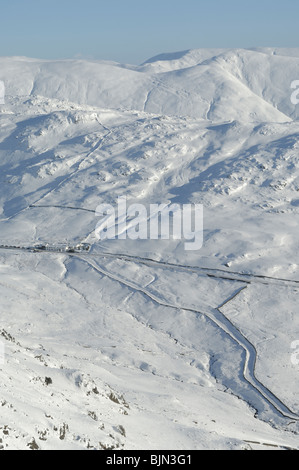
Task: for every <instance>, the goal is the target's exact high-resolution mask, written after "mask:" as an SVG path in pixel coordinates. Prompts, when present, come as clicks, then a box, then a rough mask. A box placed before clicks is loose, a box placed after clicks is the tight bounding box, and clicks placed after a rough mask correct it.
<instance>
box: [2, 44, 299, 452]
mask: <svg viewBox="0 0 299 470" xmlns="http://www.w3.org/2000/svg"><path fill="white" fill-rule="evenodd" d="M296 79H298V80H299V50H283V49H258V50H257V49H255V50H241V49H240V50H204V49H203V50H195V51H185V52H180V53H175V54H163V55H160V56H157V57H155V58H153V59H150V60H148V61H147V62H145V63H144V64H142V65H141V66H132V65H123V64H117V63H113V62H100V61H82V60H80V61H79V60H68V61H55V62H54V61H42V60H35V59H27V58H1V59H0V80H2V81H3V82H4V84H5V89H6V97H5V105H0V181H1V184H0V230H1V231H0V234H1V235H0V245H1V249H0V293H1V295H0V312H1V313H0V335H1V336H0V339H1V345H2V346H4V349H5V356H4V361H3V364H2V365H1V364H0V377H1V381H0V383H1V384H0V402H1V405H2V407H1V414H0V439H1V440H0V446H2V447H3V448H8V449H24V448H33V449H35V448H40V449H53V448H59V449H84V448H93V449H104V448H116V449H202V448H203V449H229V448H231V449H242V448H257V449H264V448H273V447H272V446H274V447H278V448H298V431H299V426H298V422H299V403H298V396H297V394H296V392H297V390H298V385H299V382H298V380H299V379H298V366H296V365H295V364H294V363H292V361H291V357H292V353H294V351H292V348H291V343H292V342H294V341H296V340H298V339H299V333H298V325H299V322H298V315H297V310H296V306H297V303H298V282H299V277H298V265H299V258H298V236H297V232H298V230H297V225H298V222H297V219H298V217H299V196H298V191H299V179H298V174H299V173H298V170H299V143H298V138H299V122H298V118H299V106H296V105H294V104H293V103H292V102H291V99H290V97H291V94H292V89H291V83H292V82H293V81H295V80H296ZM121 196H126V197H127V199H128V202H138V203H142V204H144V205H145V206H149V205H150V204H152V203H170V202H171V203H179V204H190V203H198V204H203V206H204V244H203V247H202V249H201V250H199V251H193V252H187V251H185V250H184V243H183V241H180V240H172V241H166V240H163V241H161V240H152V241H150V240H137V241H136V240H135V241H133V240H108V241H102V242H99V241H98V240H97V239H96V236H95V226H96V223H97V218H96V217H95V215H96V214H95V212H96V208H97V206H98V205H99V204H102V203H109V204H115V203H116V201H117V199H118V198H119V197H121ZM1 350H2V349H0V351H1Z"/></svg>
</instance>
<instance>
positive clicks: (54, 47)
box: [0, 0, 299, 64]
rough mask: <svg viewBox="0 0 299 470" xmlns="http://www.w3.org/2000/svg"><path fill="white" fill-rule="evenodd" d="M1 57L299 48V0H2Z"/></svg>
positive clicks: (140, 57)
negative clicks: (211, 49)
mask: <svg viewBox="0 0 299 470" xmlns="http://www.w3.org/2000/svg"><path fill="white" fill-rule="evenodd" d="M0 14H1V23H0V55H1V56H10V55H18V56H20V55H21V56H29V57H38V58H45V59H53V58H59V59H60V58H72V57H86V58H94V59H110V60H116V61H120V62H127V63H136V64H137V63H141V62H143V61H144V60H146V59H148V58H150V57H152V56H154V55H156V54H159V53H162V52H172V51H181V50H185V49H193V48H200V47H255V46H280V47H299V35H298V18H299V2H298V1H296V0H283V1H282V0H279V1H278V0H248V1H244V0H238V1H237V0H206V1H201V0H180V1H179V0H147V1H144V0H106V1H102V0H81V1H79V0H1V3H0Z"/></svg>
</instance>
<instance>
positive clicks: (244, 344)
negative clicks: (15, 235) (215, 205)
mask: <svg viewBox="0 0 299 470" xmlns="http://www.w3.org/2000/svg"><path fill="white" fill-rule="evenodd" d="M0 250H12V251H27V252H28V251H29V252H31V253H32V251H35V252H36V254H37V253H38V252H47V253H49V254H51V253H52V254H61V252H62V249H61V248H60V249H58V248H55V247H53V248H51V249H49V250H48V249H47V248H45V249H42V250H40V249H39V248H30V247H22V248H21V247H20V248H17V247H4V246H2V245H0ZM66 254H67V255H68V256H71V257H74V258H77V259H80V261H83V262H85V263H87V264H88V265H89V266H91V267H92V269H94V270H95V271H96V272H98V273H100V274H102V275H104V276H106V277H108V278H110V279H112V280H113V281H115V282H118V283H120V284H122V285H124V286H126V287H129V288H130V289H131V290H132V291H134V292H140V293H141V294H143V295H145V296H146V297H148V298H149V299H150V300H151V301H153V302H155V303H156V304H158V305H161V306H163V307H167V308H170V309H175V310H181V311H187V312H191V313H194V314H196V315H204V316H205V317H207V318H208V319H209V320H210V321H211V322H212V323H213V324H215V325H216V326H217V328H219V329H220V330H221V331H223V332H224V333H225V334H226V335H227V336H228V337H229V338H230V339H231V340H232V341H234V342H235V343H237V344H238V346H240V347H241V348H242V349H243V351H244V353H245V360H244V367H243V371H242V373H243V378H244V380H245V381H246V382H248V383H249V384H250V386H251V387H253V388H254V389H255V390H256V391H257V393H258V394H259V395H260V396H261V397H262V398H263V399H264V400H266V401H267V402H268V403H269V404H270V405H271V407H272V408H273V409H274V410H275V411H276V412H277V413H279V414H280V415H281V416H282V417H284V418H287V419H289V420H293V421H299V415H297V414H296V413H293V412H292V411H291V410H290V409H289V407H288V406H286V405H285V404H284V403H283V402H282V401H281V400H280V399H279V398H278V397H277V396H276V395H275V394H274V393H273V392H272V391H271V390H269V389H268V388H267V387H266V386H265V385H264V384H263V383H262V382H261V380H259V379H258V378H257V377H256V364H257V360H258V354H257V350H256V348H255V346H254V345H253V344H252V343H251V342H250V341H249V340H248V339H247V338H246V337H245V336H244V335H243V334H242V333H241V331H240V330H239V329H238V328H237V327H236V326H235V325H234V324H233V323H232V322H231V321H230V320H229V319H228V318H227V317H226V316H225V315H224V314H223V313H222V312H221V309H222V308H223V307H224V306H225V305H227V304H228V303H229V302H231V301H232V300H233V299H235V298H236V297H237V296H238V295H239V294H240V293H241V292H242V291H243V290H244V289H246V288H247V285H245V286H243V287H241V288H240V289H239V290H238V291H237V292H236V293H235V294H234V295H233V296H232V297H231V298H229V299H227V300H225V301H224V302H223V303H222V304H221V305H219V306H218V307H217V308H210V309H209V310H207V309H205V310H203V309H201V310H197V309H193V308H189V307H187V306H184V305H181V304H172V303H169V302H167V301H165V300H163V299H162V298H160V297H158V296H157V295H155V294H153V293H152V292H151V291H149V290H148V289H146V288H145V287H142V286H140V285H138V284H136V283H135V282H133V281H132V280H129V279H126V278H124V277H121V276H118V275H115V274H113V273H111V272H109V271H108V270H107V269H105V268H103V267H100V266H99V265H97V264H95V261H94V260H93V259H92V258H93V255H92V254H91V255H86V254H80V253H78V252H77V253H76V249H74V252H73V253H72V252H71V253H67V251H66ZM96 257H100V258H103V260H105V258H114V259H120V260H125V261H126V262H132V263H137V264H145V265H149V266H156V267H161V266H162V267H163V268H166V269H171V270H173V269H175V270H177V269H179V270H186V271H191V272H201V273H203V274H204V275H206V276H208V277H210V276H212V277H215V278H217V279H227V280H230V281H237V282H245V283H246V284H251V283H252V282H257V283H261V284H268V285H269V284H271V285H272V284H274V285H276V284H278V285H281V284H282V285H285V284H291V285H294V284H297V283H299V281H294V280H287V279H278V278H273V277H272V278H270V277H267V276H260V275H259V276H255V275H254V274H246V275H244V274H241V273H228V272H226V271H224V270H213V269H208V268H204V269H202V268H197V267H195V266H194V267H191V266H183V265H176V264H172V263H167V262H159V261H155V260H152V259H146V258H140V257H134V256H127V255H120V254H112V253H109V254H108V253H103V254H102V255H101V254H99V253H97V255H96ZM224 273H225V274H227V275H225V274H224ZM232 274H233V275H234V276H233V277H232Z"/></svg>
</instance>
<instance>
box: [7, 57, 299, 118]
mask: <svg viewBox="0 0 299 470" xmlns="http://www.w3.org/2000/svg"><path fill="white" fill-rule="evenodd" d="M0 80H3V81H4V83H5V86H6V93H7V94H8V95H12V96H34V95H40V96H43V97H47V98H51V99H63V100H69V101H71V102H74V103H77V104H80V105H91V106H97V107H101V108H115V109H120V108H123V109H128V110H138V111H146V112H149V113H153V114H164V115H169V116H190V117H193V118H200V119H208V120H211V121H227V120H239V121H250V122H254V121H256V122H266V121H267V122H269V121H270V122H287V121H289V120H297V119H298V118H299V108H298V107H296V106H294V105H293V104H292V103H291V100H290V97H291V93H292V91H291V83H292V82H293V81H294V80H299V49H275V48H273V49H271V48H265V49H262V48H261V49H228V50H226V49H198V50H189V51H184V52H178V53H171V54H162V55H159V56H156V57H154V58H152V59H149V60H148V61H146V62H145V63H144V64H142V65H140V66H134V65H124V64H118V63H116V62H107V61H91V60H75V59H74V60H73V59H72V60H57V61H52V60H39V59H28V58H24V57H15V58H0Z"/></svg>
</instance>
